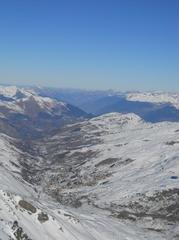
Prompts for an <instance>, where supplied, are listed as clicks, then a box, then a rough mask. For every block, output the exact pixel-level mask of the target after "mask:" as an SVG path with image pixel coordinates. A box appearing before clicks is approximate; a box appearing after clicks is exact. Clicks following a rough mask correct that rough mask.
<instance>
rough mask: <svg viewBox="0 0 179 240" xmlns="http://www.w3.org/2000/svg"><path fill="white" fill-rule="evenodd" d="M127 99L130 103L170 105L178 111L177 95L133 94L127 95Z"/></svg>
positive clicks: (160, 93)
mask: <svg viewBox="0 0 179 240" xmlns="http://www.w3.org/2000/svg"><path fill="white" fill-rule="evenodd" d="M127 99H128V100H130V101H140V102H153V103H171V104H172V105H173V106H175V107H176V108H177V109H179V94H178V93H165V92H164V93H163V92H136V93H135V92H134V93H128V94H127Z"/></svg>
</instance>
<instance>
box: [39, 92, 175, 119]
mask: <svg viewBox="0 0 179 240" xmlns="http://www.w3.org/2000/svg"><path fill="white" fill-rule="evenodd" d="M34 91H36V92H38V94H40V95H42V96H48V97H52V98H55V99H57V100H63V101H66V102H68V103H71V104H73V105H75V106H77V107H79V108H81V109H83V110H84V111H85V112H88V113H92V114H94V115H97V116H98V115H101V114H105V113H110V112H120V113H135V114H137V115H139V116H140V117H141V118H143V119H144V120H145V121H148V122H162V121H173V122H179V93H165V92H118V91H112V90H108V91H87V90H75V89H54V88H34Z"/></svg>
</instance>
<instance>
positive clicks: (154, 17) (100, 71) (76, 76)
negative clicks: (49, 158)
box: [0, 0, 179, 91]
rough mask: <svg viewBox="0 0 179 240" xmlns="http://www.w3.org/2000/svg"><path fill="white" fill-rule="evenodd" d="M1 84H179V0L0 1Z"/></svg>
mask: <svg viewBox="0 0 179 240" xmlns="http://www.w3.org/2000/svg"><path fill="white" fill-rule="evenodd" d="M0 83H11V84H28V85H32V84H39V85H46V86H56V87H76V88H90V89H109V88H110V89H111V88H113V89H119V90H166V91H179V1H178V0H5V1H1V3H0Z"/></svg>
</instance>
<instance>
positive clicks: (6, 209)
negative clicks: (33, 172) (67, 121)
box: [0, 113, 179, 240]
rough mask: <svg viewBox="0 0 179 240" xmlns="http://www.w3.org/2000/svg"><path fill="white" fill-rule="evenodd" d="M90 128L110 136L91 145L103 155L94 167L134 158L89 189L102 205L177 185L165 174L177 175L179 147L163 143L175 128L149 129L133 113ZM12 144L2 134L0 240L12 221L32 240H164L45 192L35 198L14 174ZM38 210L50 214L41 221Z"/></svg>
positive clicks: (11, 232) (98, 121)
mask: <svg viewBox="0 0 179 240" xmlns="http://www.w3.org/2000/svg"><path fill="white" fill-rule="evenodd" d="M90 124H94V125H95V126H96V127H99V128H100V131H101V127H102V129H105V128H106V130H107V132H108V134H106V135H103V136H102V138H103V141H104V143H103V144H102V145H101V146H100V145H97V146H93V147H92V148H98V149H101V150H102V155H101V156H99V158H98V159H96V160H95V159H94V161H95V163H97V162H98V161H100V159H104V157H105V158H106V157H110V156H113V157H114V155H116V156H125V157H131V158H134V159H136V161H135V162H134V163H132V164H133V167H132V168H131V167H128V166H125V167H123V168H122V169H118V170H117V169H116V170H117V171H116V173H115V174H114V176H113V177H112V178H111V180H110V183H109V185H108V186H106V187H103V188H100V189H99V187H98V186H96V187H95V188H94V189H93V191H94V192H96V194H97V195H98V196H100V200H99V201H100V202H101V204H102V203H103V202H104V200H105V202H106V201H115V200H119V199H120V200H121V201H123V200H124V201H125V199H126V197H127V198H128V197H130V196H133V194H134V193H135V192H146V190H148V191H149V192H150V191H154V190H156V189H159V188H161V185H163V186H165V187H171V186H172V187H174V185H175V183H174V182H171V180H170V179H169V176H170V175H171V172H172V174H175V175H177V174H179V171H178V169H179V168H178V160H177V157H176V156H177V155H178V154H179V146H175V147H172V148H171V147H169V146H164V145H163V144H164V143H165V142H166V139H167V141H169V140H176V139H177V134H176V133H175V130H176V129H178V128H179V124H170V123H165V124H156V125H150V124H146V123H144V122H143V121H141V119H140V118H139V117H138V116H136V115H134V114H128V115H121V114H118V113H113V114H108V115H105V116H101V117H98V118H96V119H93V120H90ZM124 124H125V128H124ZM112 126H113V127H112ZM84 129H85V125H84ZM154 132H155V133H156V134H155V135H154ZM146 138H147V139H149V140H150V149H147V142H143V140H144V139H146ZM12 140H13V139H12V138H8V137H7V136H6V135H1V136H0V150H1V157H0V162H1V165H0V216H1V217H0V218H1V219H3V220H1V223H0V237H1V238H2V239H8V236H11V237H12V239H14V231H15V230H13V229H12V226H13V222H14V221H18V223H19V226H20V227H22V229H23V231H24V233H26V234H27V235H28V236H29V237H30V238H31V239H33V240H41V239H46V240H49V239H50V240H57V239H62V240H66V239H70V240H76V239H78V240H95V239H97V240H109V239H114V240H118V239H119V240H126V239H128V240H143V239H159V240H160V239H164V238H163V235H162V234H159V233H157V232H152V231H150V232H149V231H145V230H143V229H140V228H139V227H138V226H136V225H135V224H134V223H128V224H126V223H125V222H120V221H118V220H117V219H115V218H110V217H107V214H104V213H103V212H102V211H101V210H99V209H93V208H92V207H91V206H84V208H82V209H81V210H80V209H79V210H78V209H77V210H75V209H72V208H67V207H66V208H65V207H64V206H62V205H60V204H58V203H55V202H54V201H53V200H52V199H51V198H50V197H48V196H46V195H45V194H43V195H42V196H41V197H40V198H39V197H38V193H37V192H36V191H35V190H34V187H33V186H31V185H30V184H27V183H26V182H25V181H23V180H22V178H21V177H20V176H19V175H17V174H14V173H13V171H14V170H15V169H13V167H12V165H11V160H13V161H14V162H15V163H16V164H18V158H19V154H20V151H18V149H16V148H15V147H12V144H11V141H12ZM126 142H127V143H128V145H125V148H121V149H119V148H117V147H116V145H117V143H126ZM108 149H110V151H109V150H108ZM151 149H152V151H151ZM161 156H162V157H161ZM166 159H167V161H166ZM90 164H91V163H90ZM161 165H163V166H164V167H165V168H166V171H165V172H164V173H162V172H161V170H160V167H161ZM151 179H152V180H151ZM119 182H120V184H119ZM154 183H155V184H154ZM176 185H177V183H176ZM86 189H87V188H86ZM85 191H86V190H85ZM20 199H24V200H26V201H27V202H29V203H31V204H33V206H34V207H35V208H36V209H37V212H36V213H34V214H29V212H28V211H26V210H24V209H22V208H21V207H20V206H19V204H18V202H19V200H20ZM40 212H44V213H47V214H48V217H49V220H48V221H47V222H45V223H40V222H39V220H38V214H39V213H40Z"/></svg>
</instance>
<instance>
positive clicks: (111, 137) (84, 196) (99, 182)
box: [0, 88, 179, 240]
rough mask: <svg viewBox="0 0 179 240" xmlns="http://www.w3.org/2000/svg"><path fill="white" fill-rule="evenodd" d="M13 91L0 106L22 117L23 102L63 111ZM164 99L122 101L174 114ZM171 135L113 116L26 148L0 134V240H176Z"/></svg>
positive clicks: (176, 141)
mask: <svg viewBox="0 0 179 240" xmlns="http://www.w3.org/2000/svg"><path fill="white" fill-rule="evenodd" d="M18 91H19V90H17V89H16V88H5V89H4V90H2V91H1V89H0V95H3V96H6V97H9V98H12V101H3V100H2V101H1V105H3V104H4V106H6V107H7V108H8V107H9V108H10V109H11V110H12V111H19V112H24V111H25V105H26V101H28V100H29V99H31V103H32V102H33V101H35V103H36V104H37V105H38V107H39V108H40V109H44V112H50V111H51V109H52V111H53V109H54V108H55V107H56V104H60V106H61V107H62V108H65V107H66V105H65V104H64V103H62V102H58V103H57V102H56V101H55V100H52V99H49V98H44V97H39V96H36V95H34V93H30V92H29V93H28V94H25V92H21V94H24V95H23V97H22V98H20V99H19V98H18V97H17V92H18ZM23 91H25V90H23ZM18 94H19V92H18ZM172 96H173V97H171V95H170V96H168V97H167V95H164V96H163V95H161V94H153V95H152V94H150V95H149V94H148V93H147V94H145V93H144V94H143V95H140V94H138V95H128V97H129V99H130V100H137V101H144V100H145V101H152V102H171V103H172V104H174V106H176V107H177V104H178V103H177V101H178V100H177V95H172ZM144 98H145V99H144ZM17 103H19V104H17ZM12 106H14V108H13V107H12ZM33 106H34V105H33ZM27 110H28V109H27ZM59 111H60V109H59ZM1 114H2V116H1V117H2V118H3V111H2V113H1ZM6 116H7V118H8V115H6ZM178 134H179V123H177V122H176V123H172V122H162V123H156V124H152V123H146V122H144V121H143V120H142V119H141V118H140V117H138V116H137V115H135V114H120V113H110V114H106V115H102V116H99V117H96V118H93V119H91V120H86V121H84V122H78V123H76V124H71V125H67V126H64V127H62V128H61V129H59V130H58V131H55V132H54V134H53V135H50V136H45V137H44V138H41V139H37V140H33V141H29V140H28V141H22V140H21V139H20V138H12V137H9V136H7V135H6V134H0V239H2V240H6V239H8V240H9V239H11V240H17V239H18V240H22V239H25V240H29V239H32V240H41V239H45V240H67V239H68V240H69V239H70V240H73V239H74V240H109V239H110V240H144V239H146V240H151V239H152V240H153V239H159V240H160V239H166V240H177V239H178V236H179V211H178V202H179V137H178Z"/></svg>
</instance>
